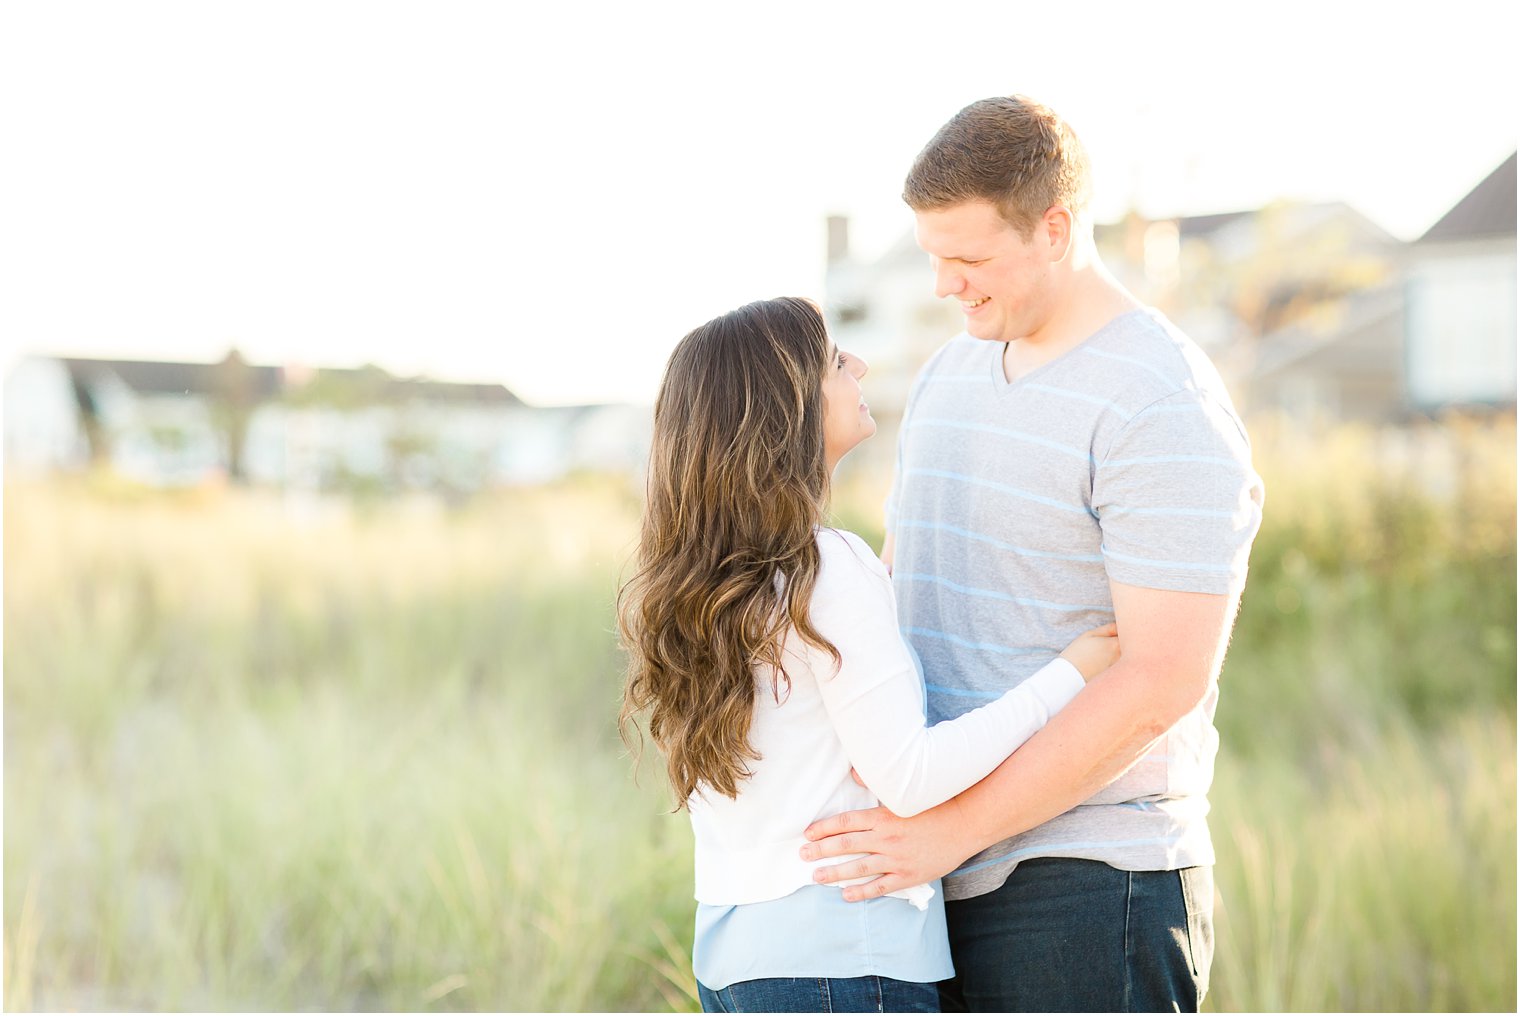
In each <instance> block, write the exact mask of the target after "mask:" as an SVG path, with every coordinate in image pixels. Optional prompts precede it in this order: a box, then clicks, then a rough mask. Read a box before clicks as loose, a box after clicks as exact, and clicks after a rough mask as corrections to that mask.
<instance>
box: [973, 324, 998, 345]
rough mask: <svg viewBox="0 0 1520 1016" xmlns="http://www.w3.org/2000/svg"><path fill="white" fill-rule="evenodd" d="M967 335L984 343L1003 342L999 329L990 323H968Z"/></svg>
mask: <svg viewBox="0 0 1520 1016" xmlns="http://www.w3.org/2000/svg"><path fill="white" fill-rule="evenodd" d="M966 334H967V335H969V336H971V337H972V338H973V339H981V340H982V341H983V342H1002V341H1003V336H1002V335H1000V334H998V330H997V327H996V326H995V325H993V324H992V322H990V321H974V320H973V321H967V322H966Z"/></svg>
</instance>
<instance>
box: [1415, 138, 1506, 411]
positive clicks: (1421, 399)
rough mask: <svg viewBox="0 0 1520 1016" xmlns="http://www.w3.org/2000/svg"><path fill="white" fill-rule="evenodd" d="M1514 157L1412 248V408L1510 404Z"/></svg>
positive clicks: (1491, 174) (1458, 203) (1457, 205)
mask: <svg viewBox="0 0 1520 1016" xmlns="http://www.w3.org/2000/svg"><path fill="white" fill-rule="evenodd" d="M1515 182H1516V181H1515V156H1514V154H1511V155H1510V157H1509V158H1508V159H1506V160H1505V161H1504V163H1503V165H1501V166H1500V167H1499V168H1498V169H1496V170H1494V171H1493V172H1492V173H1490V174H1489V175H1488V177H1487V179H1485V180H1484V181H1483V182H1482V183H1480V184H1478V186H1477V187H1475V188H1473V190H1472V192H1471V193H1469V194H1468V195H1467V196H1466V197H1464V198H1463V199H1462V200H1461V201H1459V202H1457V204H1456V206H1455V207H1454V208H1452V210H1451V211H1449V212H1447V213H1446V215H1444V216H1442V218H1441V219H1440V220H1439V221H1438V222H1437V223H1436V224H1435V225H1434V226H1431V227H1430V229H1429V230H1427V231H1426V232H1425V235H1424V236H1422V237H1420V238H1419V239H1418V240H1416V241H1415V243H1414V245H1413V247H1412V248H1411V249H1410V251H1409V258H1408V262H1407V265H1408V267H1407V269H1406V278H1407V282H1406V283H1405V289H1404V296H1405V300H1406V304H1407V312H1406V318H1405V339H1406V342H1407V347H1406V351H1405V363H1406V369H1407V372H1408V390H1407V397H1408V400H1409V403H1410V405H1411V406H1412V407H1413V408H1415V409H1420V410H1429V409H1433V408H1436V407H1439V406H1445V405H1451V404H1454V403H1461V404H1477V405H1501V406H1502V405H1514V403H1515V324H1516V322H1515V296H1516V293H1515V270H1516V264H1515Z"/></svg>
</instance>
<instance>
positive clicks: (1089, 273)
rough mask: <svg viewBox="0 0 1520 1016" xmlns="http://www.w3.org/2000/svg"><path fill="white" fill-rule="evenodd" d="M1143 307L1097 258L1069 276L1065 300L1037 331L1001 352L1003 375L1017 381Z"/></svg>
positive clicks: (1011, 343)
mask: <svg viewBox="0 0 1520 1016" xmlns="http://www.w3.org/2000/svg"><path fill="white" fill-rule="evenodd" d="M1141 306H1143V304H1141V302H1140V301H1139V300H1137V299H1135V297H1134V296H1133V295H1132V294H1131V293H1130V292H1129V290H1127V289H1125V288H1124V287H1123V286H1121V285H1120V284H1119V281H1118V280H1117V279H1115V278H1114V277H1113V276H1112V275H1110V274H1109V273H1108V270H1107V269H1106V268H1104V267H1103V263H1102V262H1101V261H1099V260H1097V258H1096V256H1094V257H1093V259H1092V260H1091V261H1090V262H1088V263H1087V264H1086V265H1084V266H1083V267H1081V268H1079V269H1077V270H1075V271H1074V272H1073V273H1072V277H1071V280H1070V285H1069V287H1068V288H1067V292H1066V296H1065V298H1064V299H1063V300H1062V301H1061V302H1060V305H1059V306H1058V308H1057V310H1056V312H1055V313H1054V314H1052V315H1051V316H1050V319H1049V320H1048V321H1046V322H1045V324H1044V325H1042V326H1041V327H1040V329H1039V331H1037V332H1034V333H1033V334H1031V335H1028V336H1026V337H1024V338H1021V339H1018V340H1015V341H1013V342H1010V343H1008V344H1007V345H1006V346H1005V347H1004V349H1003V376H1004V377H1006V378H1007V379H1008V380H1009V381H1017V380H1018V379H1019V378H1021V377H1024V376H1025V375H1026V374H1028V373H1030V372H1031V371H1034V370H1036V369H1038V368H1040V367H1043V366H1044V365H1045V364H1047V363H1050V362H1051V361H1052V360H1055V359H1057V358H1058V357H1061V356H1064V355H1065V354H1067V353H1069V352H1071V351H1072V350H1073V349H1075V348H1076V347H1077V346H1079V345H1081V344H1082V343H1083V342H1084V341H1086V340H1087V338H1088V336H1090V335H1092V334H1093V333H1094V332H1096V331H1098V330H1099V329H1100V328H1102V327H1103V326H1104V325H1106V324H1108V323H1109V322H1110V321H1112V320H1113V319H1114V318H1116V317H1118V316H1119V315H1120V314H1126V313H1128V312H1130V311H1132V310H1136V309H1138V308H1139V307H1141Z"/></svg>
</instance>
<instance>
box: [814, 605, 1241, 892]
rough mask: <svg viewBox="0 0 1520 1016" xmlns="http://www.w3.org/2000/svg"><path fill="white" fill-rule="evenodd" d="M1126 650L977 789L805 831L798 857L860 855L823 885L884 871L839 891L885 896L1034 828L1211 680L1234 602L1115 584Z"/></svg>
mask: <svg viewBox="0 0 1520 1016" xmlns="http://www.w3.org/2000/svg"><path fill="white" fill-rule="evenodd" d="M1110 586H1111V588H1112V591H1113V601H1114V616H1115V619H1116V620H1117V622H1118V625H1119V640H1120V645H1121V648H1122V651H1123V655H1122V656H1121V657H1120V659H1119V662H1118V663H1117V664H1115V665H1114V666H1113V667H1111V668H1109V669H1108V670H1106V671H1104V672H1103V673H1102V674H1100V675H1098V676H1097V677H1096V678H1094V679H1093V680H1092V681H1091V682H1089V683H1088V685H1087V687H1086V688H1084V689H1083V690H1082V692H1081V693H1080V694H1079V695H1078V696H1077V697H1076V698H1075V699H1073V700H1072V702H1071V704H1070V705H1068V706H1067V707H1066V708H1065V709H1064V710H1063V711H1062V712H1061V713H1059V714H1058V715H1057V716H1055V717H1054V718H1053V719H1052V720H1051V721H1050V722H1049V723H1048V724H1047V725H1046V726H1045V728H1044V729H1043V730H1042V731H1040V732H1039V733H1038V734H1036V735H1035V736H1034V737H1032V738H1030V739H1029V741H1027V742H1026V743H1025V744H1024V746H1023V747H1022V748H1020V749H1019V750H1018V751H1016V752H1014V753H1013V754H1012V755H1011V756H1009V757H1008V759H1007V760H1006V761H1005V762H1004V763H1003V764H1002V765H1000V766H999V767H998V768H997V769H995V770H993V772H992V774H991V775H989V776H988V777H987V778H986V779H984V780H982V782H980V783H978V784H976V785H975V786H973V787H971V788H970V789H969V790H967V791H965V792H964V793H962V794H961V795H960V796H959V797H955V798H952V799H951V800H949V801H947V802H945V803H944V804H942V805H940V806H939V807H937V808H933V809H931V810H929V811H926V812H924V813H923V814H921V815H918V816H916V817H914V818H912V819H904V818H899V817H897V816H896V815H893V814H892V813H891V812H889V811H887V810H886V809H883V808H875V809H872V810H870V811H862V812H846V813H844V814H842V815H836V816H834V817H832V818H827V819H822V820H820V821H818V822H815V823H813V825H811V826H809V827H808V830H807V836H808V839H810V840H814V841H816V842H812V843H809V844H807V845H806V846H804V847H803V848H802V856H803V858H804V859H805V860H815V859H817V858H822V857H836V856H838V855H840V854H848V853H857V852H865V853H866V854H867V856H866V857H862V858H859V859H857V860H854V861H850V862H847V863H845V864H841V865H834V866H830V867H826V868H821V869H819V871H818V872H817V873H816V874H815V878H817V880H818V881H820V882H837V881H840V880H842V879H850V878H859V877H861V876H868V875H880V876H883V877H881V878H877V879H875V880H874V881H871V882H868V883H865V884H863V885H859V886H850V887H847V888H846V889H845V890H844V893H845V898H846V899H848V900H860V899H867V898H870V897H873V896H881V895H884V894H886V893H889V892H893V891H895V890H897V889H902V888H906V887H908V886H912V885H918V884H919V883H921V882H927V881H929V880H931V879H935V878H938V877H940V876H941V875H944V874H946V873H948V872H950V871H952V870H954V869H955V868H956V866H958V865H959V864H960V863H961V862H962V861H964V860H965V859H966V858H968V857H970V856H971V855H972V854H975V853H976V852H977V851H979V850H982V849H984V848H986V847H989V846H991V845H992V844H994V843H997V842H999V841H1001V840H1003V839H1006V838H1008V837H1009V836H1014V835H1016V834H1018V833H1021V832H1024V831H1026V830H1029V829H1032V828H1034V827H1035V826H1037V825H1039V824H1040V823H1042V822H1045V821H1048V820H1049V819H1052V818H1054V817H1055V816H1057V815H1060V814H1061V813H1063V812H1065V811H1068V810H1070V809H1071V808H1072V807H1074V806H1076V805H1078V804H1080V803H1082V802H1083V801H1085V800H1087V799H1088V798H1089V797H1091V796H1092V795H1093V794H1095V793H1097V792H1098V791H1099V790H1101V789H1102V788H1103V787H1105V786H1107V785H1108V784H1109V783H1112V782H1113V781H1114V780H1115V779H1117V778H1118V777H1119V776H1120V775H1121V774H1122V773H1124V771H1125V770H1127V769H1129V768H1130V767H1131V766H1132V765H1134V764H1135V763H1136V762H1137V761H1139V759H1140V758H1141V757H1142V756H1143V755H1144V754H1145V752H1146V750H1147V749H1148V748H1149V747H1150V746H1151V745H1152V744H1153V743H1155V741H1156V740H1157V739H1158V738H1159V737H1161V735H1163V734H1164V733H1166V731H1167V730H1169V729H1170V728H1171V727H1172V726H1173V725H1174V724H1176V722H1177V721H1178V720H1180V719H1181V718H1182V717H1183V716H1185V715H1187V713H1188V712H1190V711H1191V710H1192V709H1194V708H1195V707H1197V705H1198V704H1199V702H1201V701H1202V700H1203V698H1204V696H1205V695H1206V694H1207V692H1208V689H1209V685H1210V683H1211V682H1212V681H1213V680H1214V679H1215V678H1216V677H1217V676H1218V674H1219V667H1220V664H1221V663H1222V662H1223V660H1224V650H1225V647H1226V645H1227V643H1228V641H1229V632H1230V627H1231V624H1232V623H1233V621H1234V616H1235V608H1236V605H1237V604H1238V602H1239V596H1238V594H1236V595H1219V594H1210V593H1180V592H1170V591H1166V590H1159V589H1145V588H1141V587H1139V586H1129V585H1124V584H1123V583H1119V582H1111V583H1110Z"/></svg>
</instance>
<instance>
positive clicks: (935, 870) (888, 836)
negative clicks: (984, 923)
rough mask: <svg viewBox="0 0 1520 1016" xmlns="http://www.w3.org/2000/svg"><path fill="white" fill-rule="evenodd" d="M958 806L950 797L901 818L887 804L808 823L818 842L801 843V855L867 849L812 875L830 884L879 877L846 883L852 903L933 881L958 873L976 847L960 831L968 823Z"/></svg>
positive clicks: (810, 834) (810, 858) (809, 858)
mask: <svg viewBox="0 0 1520 1016" xmlns="http://www.w3.org/2000/svg"><path fill="white" fill-rule="evenodd" d="M959 810H960V808H959V805H957V803H956V802H955V801H954V800H950V801H946V802H945V803H944V804H942V805H940V806H939V807H937V808H931V809H929V810H928V811H926V812H923V813H921V814H919V815H915V816H914V817H913V818H899V817H898V816H896V815H894V814H892V813H891V812H890V811H888V810H887V809H885V808H872V809H871V810H870V811H847V812H844V813H843V814H840V815H833V816H831V817H829V818H824V819H819V820H818V821H817V822H814V823H813V824H812V825H810V826H808V827H807V833H806V835H807V838H808V839H809V840H811V841H813V842H810V843H807V844H805V845H804V846H803V847H802V849H801V854H802V859H803V860H805V861H816V860H818V859H820V858H824V857H839V856H840V855H842V854H859V853H864V854H865V855H866V856H865V857H861V858H857V859H855V860H853V861H846V862H845V863H844V864H835V865H830V866H828V867H824V868H819V869H818V870H817V871H815V872H814V873H813V878H814V880H815V881H818V882H826V883H827V882H841V881H845V880H847V879H852V878H866V877H869V876H872V875H877V876H880V877H879V878H876V879H874V880H872V881H870V882H865V883H862V884H860V885H852V886H846V887H845V888H844V898H845V899H846V900H848V901H850V902H851V903H854V902H856V901H858V900H868V899H871V898H873V897H876V896H885V895H886V894H887V893H890V892H896V891H897V890H899V889H906V888H908V887H909V886H915V885H921V884H923V883H925V882H932V881H933V880H934V879H937V878H939V877H940V876H942V875H945V874H948V873H949V872H951V871H954V870H955V868H956V866H957V865H959V864H960V863H961V862H962V861H964V860H965V859H966V858H968V857H970V856H971V855H972V854H974V853H976V851H977V848H976V847H974V846H969V845H968V844H967V843H966V841H965V840H964V839H963V838H962V836H961V835H960V834H962V833H963V832H964V828H965V827H964V823H963V822H962V821H961V820H960V818H959V816H958V814H957V813H958V812H959Z"/></svg>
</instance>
